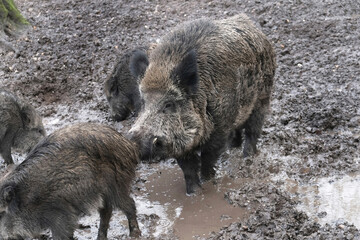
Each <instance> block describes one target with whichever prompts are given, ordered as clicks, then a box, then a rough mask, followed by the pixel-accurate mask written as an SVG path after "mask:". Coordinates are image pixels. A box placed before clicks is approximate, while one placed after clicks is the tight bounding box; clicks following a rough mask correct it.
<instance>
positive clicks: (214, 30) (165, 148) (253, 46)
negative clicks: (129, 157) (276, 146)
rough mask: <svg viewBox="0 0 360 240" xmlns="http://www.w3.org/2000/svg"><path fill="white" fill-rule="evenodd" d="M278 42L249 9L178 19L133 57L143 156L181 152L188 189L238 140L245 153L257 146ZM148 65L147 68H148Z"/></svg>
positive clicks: (135, 129)
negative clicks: (212, 17)
mask: <svg viewBox="0 0 360 240" xmlns="http://www.w3.org/2000/svg"><path fill="white" fill-rule="evenodd" d="M275 65H276V64H275V54H274V51H273V48H272V46H271V44H270V42H269V41H268V40H267V39H266V37H265V35H264V34H263V33H262V32H261V31H259V30H258V29H257V28H256V27H255V26H254V24H253V23H252V22H251V21H250V20H249V18H248V17H247V16H246V15H243V14H240V15H236V16H234V17H231V18H228V19H224V20H210V19H199V20H194V21H190V22H187V23H184V24H182V25H180V26H178V27H177V28H176V29H175V30H173V31H172V32H170V33H169V34H168V35H167V36H165V37H164V39H162V41H161V43H160V44H158V45H157V47H156V48H155V49H154V50H153V51H152V52H151V53H150V56H149V59H147V57H146V55H144V54H141V53H137V54H134V55H133V56H132V57H131V59H130V71H131V72H132V73H133V75H134V76H136V77H137V78H138V79H139V82H140V83H139V90H140V96H141V98H142V101H143V106H142V108H141V111H140V112H139V116H138V118H137V119H136V121H135V123H134V125H133V126H132V128H131V129H130V135H132V137H133V138H134V140H136V142H138V145H139V146H140V154H141V158H142V159H149V158H153V157H155V156H162V157H164V158H167V157H175V158H176V159H177V161H178V164H179V165H180V167H181V168H182V170H183V172H184V176H185V181H186V191H187V193H192V192H194V188H195V187H196V186H199V185H200V178H199V176H198V172H199V171H200V172H201V177H202V179H203V180H209V179H211V178H213V177H214V175H215V170H214V165H215V163H216V161H217V159H218V157H219V156H220V154H221V153H222V152H223V151H224V150H225V148H226V146H227V145H228V139H230V138H231V139H233V141H235V142H233V144H232V145H235V146H236V145H241V143H242V139H243V138H242V135H243V134H244V135H245V141H244V144H243V148H244V149H243V153H244V156H245V157H247V156H250V155H252V154H254V153H256V152H257V149H256V144H257V141H258V138H259V137H260V134H261V129H262V125H263V122H264V117H265V115H266V112H267V111H268V108H269V103H270V96H271V91H272V88H273V81H274V74H275V68H276V67H275ZM144 66H145V67H144Z"/></svg>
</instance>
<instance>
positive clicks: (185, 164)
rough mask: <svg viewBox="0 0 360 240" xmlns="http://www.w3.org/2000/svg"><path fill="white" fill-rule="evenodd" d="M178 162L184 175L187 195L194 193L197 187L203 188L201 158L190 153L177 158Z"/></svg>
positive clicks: (194, 153)
mask: <svg viewBox="0 0 360 240" xmlns="http://www.w3.org/2000/svg"><path fill="white" fill-rule="evenodd" d="M177 162H178V164H179V166H180V168H181V169H182V171H183V173H184V178H185V183H186V193H187V194H191V193H194V191H195V189H196V187H201V185H200V179H199V175H198V172H199V164H200V158H199V155H198V154H197V153H196V152H190V153H187V154H184V155H182V156H181V157H179V158H177Z"/></svg>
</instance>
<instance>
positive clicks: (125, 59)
mask: <svg viewBox="0 0 360 240" xmlns="http://www.w3.org/2000/svg"><path fill="white" fill-rule="evenodd" d="M155 46H156V44H155V43H152V44H149V45H148V46H144V47H137V48H134V49H130V50H127V51H125V52H124V54H122V55H121V56H120V57H119V59H118V60H117V63H116V65H115V67H114V69H113V71H112V73H111V74H110V76H109V77H108V79H107V80H106V81H105V84H104V92H105V95H106V99H107V100H108V102H109V106H110V112H111V117H112V118H113V119H114V120H115V121H123V120H125V119H127V118H129V117H130V116H132V115H134V116H137V113H138V112H139V110H140V107H141V101H140V95H139V83H138V82H137V79H136V78H135V77H134V76H133V75H132V74H131V72H130V69H129V63H130V58H131V56H133V55H134V54H139V53H141V54H143V55H147V54H149V52H150V51H151V50H152V49H153V48H154V47H155Z"/></svg>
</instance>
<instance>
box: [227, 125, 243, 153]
mask: <svg viewBox="0 0 360 240" xmlns="http://www.w3.org/2000/svg"><path fill="white" fill-rule="evenodd" d="M243 129H244V126H242V125H241V126H240V127H238V128H236V129H235V130H234V132H233V133H232V134H231V135H230V136H231V138H230V139H229V140H230V147H232V148H238V147H241V145H242V142H243Z"/></svg>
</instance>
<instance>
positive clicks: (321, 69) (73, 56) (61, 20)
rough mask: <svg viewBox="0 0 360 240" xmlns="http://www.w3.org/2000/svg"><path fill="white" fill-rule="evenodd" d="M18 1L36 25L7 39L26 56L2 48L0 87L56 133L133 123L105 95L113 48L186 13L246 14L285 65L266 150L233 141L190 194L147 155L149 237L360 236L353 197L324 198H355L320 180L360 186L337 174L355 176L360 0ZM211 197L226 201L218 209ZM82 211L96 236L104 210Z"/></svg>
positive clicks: (120, 219)
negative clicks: (116, 118)
mask: <svg viewBox="0 0 360 240" xmlns="http://www.w3.org/2000/svg"><path fill="white" fill-rule="evenodd" d="M15 2H16V3H17V5H18V8H19V9H20V10H21V12H22V13H23V15H24V16H25V17H26V18H27V19H28V20H29V22H30V23H31V25H32V26H33V27H32V29H31V30H30V31H28V32H27V33H26V34H25V35H24V36H23V37H21V38H19V39H17V40H15V39H7V40H8V41H9V42H11V44H12V45H13V46H14V47H15V48H17V49H18V50H19V53H20V56H17V55H16V54H14V53H13V52H8V51H6V50H2V51H1V52H0V58H1V61H0V86H1V87H5V88H7V89H9V90H11V91H13V92H15V93H16V94H17V95H19V96H20V97H22V98H24V99H27V100H28V101H30V102H31V103H32V104H33V105H34V106H35V107H36V108H37V109H38V111H39V112H40V113H41V115H42V116H43V117H44V124H45V126H46V129H47V131H48V132H49V133H50V132H52V131H54V130H56V129H58V128H60V127H62V126H64V125H67V124H71V123H74V122H78V121H93V122H102V123H105V124H109V125H112V126H114V127H115V128H117V129H118V130H119V131H121V132H126V131H127V130H128V128H129V126H130V125H131V123H132V122H133V121H134V119H130V120H129V121H125V122H122V123H115V122H113V121H112V120H111V119H110V117H109V107H108V105H107V102H106V99H105V97H104V94H103V83H104V81H105V79H106V77H107V76H108V75H109V74H110V73H111V71H112V68H113V66H114V64H115V60H116V58H117V57H118V56H119V54H121V53H122V52H123V51H124V50H126V49H129V48H133V47H135V46H139V45H143V44H146V43H149V42H156V41H158V40H159V39H160V38H161V36H163V35H164V34H165V33H166V32H168V31H170V30H171V29H172V28H173V27H174V26H176V25H177V24H178V23H181V22H183V21H185V20H191V19H195V18H200V17H210V18H213V19H221V18H226V17H228V16H232V15H234V14H236V13H239V12H245V13H247V14H248V15H249V16H250V17H251V18H252V19H253V20H254V22H255V23H256V24H257V25H258V27H259V28H260V29H262V31H263V32H264V33H265V34H266V35H267V36H268V38H269V39H270V40H271V42H272V43H273V45H274V47H275V50H276V53H277V64H278V67H277V72H276V83H275V89H274V93H273V97H272V104H271V113H270V114H269V116H268V117H267V120H266V123H265V126H264V129H263V134H262V136H261V140H260V142H259V144H258V147H259V150H260V153H259V154H258V155H256V156H254V157H252V158H248V159H244V158H243V157H242V155H241V149H232V150H228V151H227V152H226V153H224V154H223V155H222V156H221V159H220V160H219V162H218V170H217V177H216V182H215V183H206V184H205V185H204V190H203V191H202V192H200V193H198V194H197V195H196V196H193V197H189V196H186V195H185V186H184V182H183V179H182V175H181V172H179V169H178V168H177V165H176V164H174V163H172V162H171V161H170V162H166V163H160V164H154V165H147V164H141V165H140V166H139V168H138V177H137V179H136V183H135V184H134V191H133V195H134V197H135V199H136V204H137V207H138V212H139V214H138V219H139V223H140V227H141V230H142V232H143V238H144V239H176V238H179V239H190V238H191V236H195V237H194V238H195V239H360V233H359V230H358V228H359V227H360V223H359V221H356V219H359V215H360V214H359V213H358V212H359V211H357V214H356V213H353V215H355V218H351V217H347V216H348V215H347V214H348V212H352V211H353V212H354V207H353V206H350V207H346V206H344V208H345V210H344V211H342V212H341V211H339V212H336V213H333V211H331V208H329V207H327V208H326V207H324V208H321V207H319V206H321V204H322V203H327V201H330V200H331V201H333V202H334V205H332V206H333V207H332V208H338V206H339V205H341V203H343V202H345V203H346V199H348V198H349V194H344V195H343V196H344V197H343V198H336V199H335V198H334V196H336V195H339V192H338V191H334V192H330V193H328V194H327V195H326V194H325V195H324V194H322V191H325V190H321V189H324V186H328V188H325V189H329V186H343V188H342V189H343V191H344V192H345V193H349V191H350V192H351V191H353V192H356V191H358V190H359V189H360V185H359V181H355V180H349V181H350V182H352V184H353V185H351V186H350V187H347V186H348V185H346V184H347V183H346V182H342V179H345V180H346V179H347V177H348V176H349V175H350V176H355V178H356V179H358V178H359V177H358V176H359V174H358V173H357V171H358V170H359V161H360V151H359V141H360V99H359V98H360V61H359V59H360V31H359V29H360V2H359V1H357V0H345V1H333V0H322V1H315V0H314V1H312V0H307V1H303V0H294V1H274V0H270V1H258V0H245V1H230V0H225V1H210V0H200V1H175V0H174V1H165V0H162V1H155V0H153V1H152V0H145V1H130V0H129V1H127V0H124V1H110V0H106V1H105V0H96V1H95V0H89V1H83V0H77V1H70V0H65V1H60V0H50V1H39V0H32V1H25V0H17V1H15ZM15 158H17V161H18V162H20V161H21V160H22V159H23V156H18V157H15ZM0 161H1V160H0ZM0 164H1V163H0ZM1 166H2V168H4V166H3V164H1ZM160 172H161V173H160ZM172 177H173V178H172ZM171 179H174V182H171ZM339 179H340V180H339ZM338 181H340V182H338ZM289 183H290V184H289ZM336 184H338V185H336ZM305 188H306V189H308V191H306V190H304V189H305ZM338 188H339V187H336V189H338ZM329 195H330V196H329ZM352 196H355V197H353V201H355V205H356V201H359V200H358V198H357V196H358V195H356V194H355V195H352ZM309 199H313V200H312V201H314V202H318V203H317V204H307V202H308V201H309ZM329 199H330V200H329ZM306 204H307V205H306ZM222 205H223V206H222ZM328 205H329V204H328ZM345 205H346V204H345ZM349 205H351V204H349ZM209 206H210V207H212V206H213V208H216V209H218V208H220V212H219V213H216V214H217V215H216V214H215V217H214V218H212V219H211V216H212V215H213V214H212V211H211V210H210V207H209ZM305 206H307V207H305ZM229 209H230V212H228V211H229ZM355 209H357V208H355ZM200 210H202V214H200V212H199V213H197V211H200ZM231 210H233V211H231ZM222 212H223V213H222ZM355 212H356V211H355ZM230 213H231V214H234V215H233V216H232V215H231V214H230ZM195 215H196V216H195ZM324 219H325V220H324ZM354 219H355V220H354ZM83 221H84V223H85V225H86V224H88V225H90V228H87V229H82V230H78V231H77V232H76V237H77V238H78V239H93V238H94V236H96V229H97V224H98V219H97V216H95V217H90V218H88V219H84V220H83ZM212 223H214V224H213V225H212V226H210V227H209V225H211V224H212ZM354 224H355V225H354ZM210 232H212V233H210ZM127 234H128V230H127V225H126V221H125V218H124V216H123V215H122V214H121V213H116V214H114V216H113V218H112V224H111V226H110V231H109V239H126V238H127V236H128V235H127Z"/></svg>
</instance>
